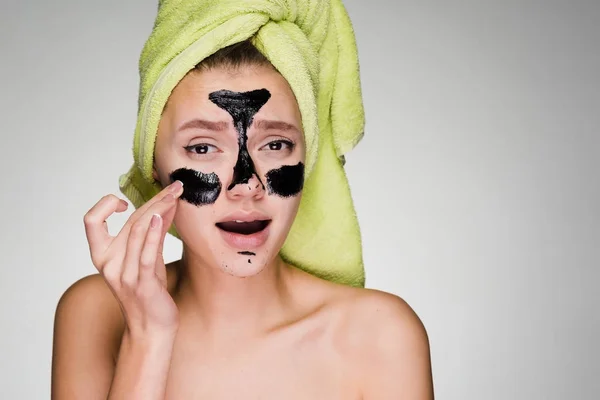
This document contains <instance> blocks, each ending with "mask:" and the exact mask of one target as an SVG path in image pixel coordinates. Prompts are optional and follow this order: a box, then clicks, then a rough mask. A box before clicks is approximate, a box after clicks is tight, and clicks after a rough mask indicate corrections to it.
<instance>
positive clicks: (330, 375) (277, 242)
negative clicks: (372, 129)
mask: <svg viewBox="0 0 600 400" xmlns="http://www.w3.org/2000/svg"><path fill="white" fill-rule="evenodd" d="M302 117H303V116H302V113H301V110H300V107H299V103H298V101H297V98H296V96H295V93H294V91H293V90H292V88H291V86H290V84H289V82H288V81H287V80H286V79H285V78H284V77H283V76H282V74H280V73H279V72H278V70H277V69H276V68H275V67H273V65H272V64H271V63H270V62H269V61H268V59H267V58H265V57H264V56H263V54H262V53H261V52H260V51H259V50H257V49H256V47H255V46H253V45H252V43H251V42H250V41H242V42H240V43H238V44H236V45H233V46H228V47H226V48H225V49H223V50H221V51H218V52H217V53H215V54H213V55H212V56H211V57H208V58H206V59H204V60H202V62H200V63H199V64H198V65H197V66H196V68H194V69H192V70H191V71H189V72H188V73H186V74H185V76H184V77H183V78H182V79H181V80H180V81H179V82H178V83H177V85H176V86H175V88H174V89H173V90H172V92H171V93H170V95H169V98H168V101H167V103H166V106H165V107H164V109H163V111H162V114H161V115H160V122H159V124H158V131H157V135H156V143H155V145H154V152H153V165H152V178H153V179H154V181H155V183H156V184H157V185H160V186H161V187H162V188H163V190H162V191H160V192H159V193H158V194H156V195H154V196H153V197H152V198H151V199H149V200H148V201H146V202H145V203H144V204H143V205H141V206H140V207H139V208H138V209H137V210H136V211H135V212H134V213H133V214H132V215H131V217H130V218H129V220H128V221H127V223H126V224H125V226H124V227H123V228H122V230H121V231H120V232H119V234H118V235H117V236H116V237H112V236H110V235H109V234H108V231H107V229H106V222H105V221H106V219H107V218H108V217H109V216H110V215H111V214H113V213H115V212H123V211H125V210H126V209H127V203H126V202H125V201H124V200H121V199H119V198H118V197H116V196H114V195H108V196H105V197H103V198H102V199H101V200H100V201H99V202H98V203H97V204H96V205H94V206H93V207H92V208H91V209H90V210H89V212H88V213H87V214H86V215H85V218H84V223H85V228H86V234H87V238H88V242H89V245H90V252H91V257H92V261H93V263H94V265H95V266H96V267H97V269H98V271H99V274H96V275H92V276H88V277H86V278H84V279H82V280H80V281H78V282H76V283H75V284H74V285H72V286H71V287H70V288H69V289H68V290H67V291H66V293H65V294H64V295H63V296H62V298H61V300H60V302H59V305H58V308H57V312H56V321H55V335H54V351H53V376H52V397H53V399H56V400H66V399H86V400H87V399H106V398H109V399H145V400H147V399H259V398H261V399H328V400H330V399H367V400H383V399H411V400H413V399H414V400H417V399H419V400H421V399H422V400H425V399H432V398H433V388H432V377H431V367H430V355H429V345H428V339H427V335H426V332H425V329H424V327H423V325H422V324H421V322H420V320H419V318H418V317H417V316H416V315H415V313H414V312H413V311H412V310H411V308H410V307H409V306H408V305H407V304H406V303H405V302H404V301H403V300H402V299H400V298H399V297H397V296H394V295H391V294H387V293H384V292H380V291H375V290H368V289H363V288H355V287H351V286H349V285H344V284H340V283H334V282H332V281H329V280H326V279H322V278H319V277H317V276H315V275H313V274H310V273H307V272H305V271H304V270H302V269H300V268H297V267H296V266H294V265H292V264H290V263H288V262H285V261H284V260H283V259H282V257H281V255H280V250H281V248H282V246H283V245H284V242H285V240H286V238H287V236H288V232H289V231H290V229H291V227H292V225H293V223H294V220H295V217H296V215H297V213H298V209H299V207H300V203H301V199H302V189H303V186H304V178H305V170H304V166H305V164H306V162H307V161H306V158H307V144H306V140H305V133H304V126H303V125H304V124H303V118H302ZM172 225H173V226H174V227H175V228H176V233H177V235H178V236H179V237H180V238H181V240H182V242H183V254H182V258H181V259H180V260H178V261H176V262H173V263H170V264H168V265H165V264H164V262H163V259H162V244H163V241H164V237H165V235H166V233H167V231H168V230H169V228H170V227H171V226H172ZM316 229H318V227H315V230H316ZM322 268H323V269H327V265H323V266H322Z"/></svg>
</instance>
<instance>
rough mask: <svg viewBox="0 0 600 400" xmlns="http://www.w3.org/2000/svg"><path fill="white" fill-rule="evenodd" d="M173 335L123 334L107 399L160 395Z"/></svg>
mask: <svg viewBox="0 0 600 400" xmlns="http://www.w3.org/2000/svg"><path fill="white" fill-rule="evenodd" d="M174 343H175V335H174V334H172V333H163V332H161V333H154V334H152V335H133V334H132V333H131V332H128V331H126V332H125V333H124V334H123V339H122V343H121V348H120V350H119V359H118V361H117V368H116V371H115V376H114V378H113V384H112V385H111V391H110V395H109V399H110V400H113V399H114V400H117V399H119V400H120V399H128V400H131V399H135V400H137V399H144V400H149V399H150V400H154V399H162V398H164V393H165V389H166V383H167V375H168V373H169V369H170V364H171V356H172V352H173V345H174Z"/></svg>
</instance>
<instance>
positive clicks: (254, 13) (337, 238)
mask: <svg viewBox="0 0 600 400" xmlns="http://www.w3.org/2000/svg"><path fill="white" fill-rule="evenodd" d="M247 39H250V40H251V41H252V43H253V44H254V45H255V46H256V47H257V48H258V49H259V50H260V51H261V52H262V53H263V54H264V55H265V56H266V57H267V58H268V59H269V61H270V62H271V63H272V64H273V66H274V67H275V68H276V69H277V70H278V71H279V72H280V73H281V74H282V76H283V77H284V78H285V79H286V80H287V81H288V83H289V85H290V87H291V88H292V90H293V92H294V94H295V96H296V99H297V101H298V105H299V108H300V112H301V115H302V125H303V131H304V136H305V140H306V163H305V164H306V180H305V184H304V190H303V194H302V200H301V203H300V208H299V210H298V215H297V217H296V219H295V221H294V223H293V225H292V228H291V231H290V233H289V235H288V237H287V240H286V242H285V244H284V246H283V248H282V250H281V256H282V258H283V259H284V260H286V261H287V262H289V263H291V264H293V265H295V266H297V267H298V268H301V269H303V270H305V271H308V272H310V273H312V274H314V275H316V276H319V277H322V278H324V279H328V280H331V281H334V282H339V283H344V284H347V285H352V286H358V287H362V286H364V283H365V276H364V268H363V262H362V248H361V237H360V230H359V226H358V221H357V218H356V214H355V211H354V205H353V202H352V198H351V196H350V188H349V186H348V181H347V178H346V174H345V172H344V168H343V160H344V157H343V155H344V154H345V153H346V152H347V151H349V150H350V149H352V148H353V147H354V146H355V145H356V144H357V143H358V142H359V141H360V139H361V138H362V135H363V130H364V110H363V104H362V96H361V88H360V79H359V66H358V56H357V50H356V42H355V38H354V31H353V29H352V25H351V22H350V19H349V18H348V15H347V13H346V10H345V8H344V6H343V4H342V3H341V0H162V1H159V9H158V15H157V17H156V21H155V24H154V28H153V30H152V33H151V35H150V37H149V38H148V40H147V42H146V44H145V46H144V48H143V50H142V54H141V57H140V62H139V70H140V92H139V104H138V107H139V109H138V120H137V126H136V131H135V137H134V144H133V158H134V164H133V166H132V167H131V169H130V170H129V171H128V172H127V173H126V174H125V175H122V176H121V178H120V180H119V186H120V188H121V191H122V192H123V193H124V194H125V196H127V198H129V200H130V201H131V202H132V203H133V205H134V206H135V207H139V206H140V205H141V204H143V203H144V202H146V201H147V200H149V199H150V198H151V197H152V196H154V195H155V194H156V193H158V191H160V189H161V188H160V186H159V185H158V184H157V183H155V181H154V179H153V178H152V165H153V153H154V143H155V139H156V132H157V128H158V123H159V120H160V117H161V113H162V110H163V107H164V105H165V103H166V102H167V100H168V97H169V95H170V93H171V91H172V90H173V89H174V87H175V86H176V85H177V83H178V82H179V81H180V80H181V79H182V78H183V77H184V76H185V75H186V74H187V73H188V72H189V71H190V70H191V69H193V68H194V67H195V65H196V64H198V63H199V62H200V61H202V60H203V59H204V58H206V57H208V56H210V55H211V54H213V53H215V52H216V51H218V50H219V49H222V48H224V47H226V46H229V45H232V44H235V43H238V42H241V41H244V40H247ZM170 232H171V233H172V234H174V235H177V233H176V232H175V230H174V229H173V228H172V229H171V231H170Z"/></svg>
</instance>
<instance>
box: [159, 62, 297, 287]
mask: <svg viewBox="0 0 600 400" xmlns="http://www.w3.org/2000/svg"><path fill="white" fill-rule="evenodd" d="M304 152H305V147H304V137H303V134H302V122H301V116H300V111H299V109H298V104H297V102H296V99H295V97H294V94H293V92H292V90H291V88H290V87H289V85H288V83H287V81H286V80H285V79H284V78H283V77H282V76H281V75H280V74H279V73H278V72H277V71H275V70H274V69H273V68H271V67H268V66H242V67H240V68H238V69H236V70H235V71H231V70H229V69H225V68H214V69H210V70H204V71H193V72H191V73H190V74H188V75H187V76H186V77H185V78H184V79H182V81H181V82H180V83H179V84H178V86H177V87H176V88H175V90H174V91H173V93H172V94H171V97H170V99H169V102H168V104H167V107H166V108H165V110H164V113H163V116H162V118H161V121H160V124H159V128H158V136H157V140H156V147H155V178H156V179H157V180H159V181H160V182H161V184H162V185H163V186H166V185H168V184H169V183H171V182H172V181H175V180H180V181H182V182H183V187H184V192H183V195H182V196H181V200H180V201H179V206H178V209H177V213H176V215H175V220H174V223H175V227H176V228H177V232H178V233H179V235H180V237H181V239H182V240H183V242H184V246H185V249H186V252H190V253H192V254H193V256H194V257H197V258H199V259H201V260H202V261H203V262H204V263H205V264H207V265H209V266H211V267H215V268H220V269H222V270H223V271H225V272H227V273H229V274H232V275H236V276H251V275H254V274H256V273H258V272H260V271H261V270H262V269H263V268H264V267H265V266H266V265H267V264H269V263H270V262H271V261H272V260H273V258H274V257H276V256H277V254H278V253H279V250H280V249H281V246H282V245H283V242H284V241H285V238H286V236H287V234H288V232H289V230H290V227H291V225H292V222H293V221H294V217H295V216H296V212H297V210H298V205H299V203H300V194H301V190H302V186H303V182H304V157H305V155H304Z"/></svg>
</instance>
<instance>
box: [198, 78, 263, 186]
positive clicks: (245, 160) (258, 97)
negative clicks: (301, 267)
mask: <svg viewBox="0 0 600 400" xmlns="http://www.w3.org/2000/svg"><path fill="white" fill-rule="evenodd" d="M208 98H209V100H210V101H212V102H213V103H215V104H216V105H217V106H219V107H220V108H222V109H223V110H225V111H227V112H228V113H229V115H231V118H233V125H234V126H235V129H236V130H237V132H238V144H239V146H240V150H239V153H238V159H237V162H236V164H235V167H233V180H232V181H231V184H230V185H229V186H228V187H227V190H231V189H233V188H234V187H235V186H236V185H239V184H246V183H248V181H250V178H252V175H256V178H257V179H258V180H259V182H260V184H261V185H262V186H263V189H264V184H263V183H262V181H261V180H260V177H259V176H258V174H257V173H256V169H255V168H254V162H252V158H250V153H248V146H247V143H248V128H249V127H250V125H251V124H252V120H253V119H254V115H256V113H257V112H258V110H260V108H261V107H262V106H264V105H265V103H266V102H267V101H268V100H269V99H270V98H271V93H269V91H268V90H267V89H258V90H252V91H250V92H232V91H230V90H219V91H217V92H212V93H211V94H209V95H208Z"/></svg>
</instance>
